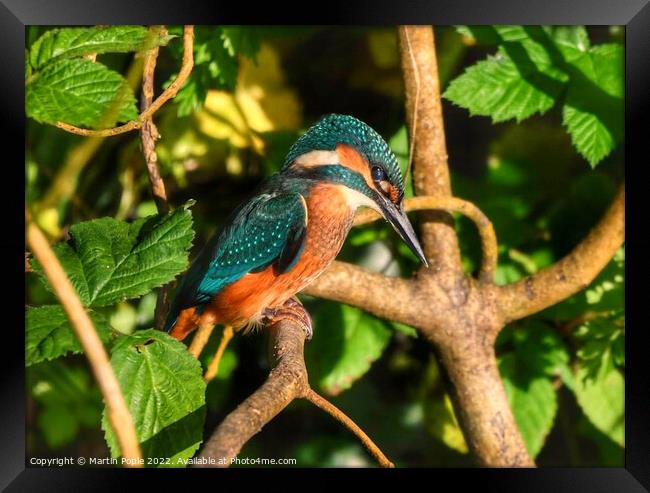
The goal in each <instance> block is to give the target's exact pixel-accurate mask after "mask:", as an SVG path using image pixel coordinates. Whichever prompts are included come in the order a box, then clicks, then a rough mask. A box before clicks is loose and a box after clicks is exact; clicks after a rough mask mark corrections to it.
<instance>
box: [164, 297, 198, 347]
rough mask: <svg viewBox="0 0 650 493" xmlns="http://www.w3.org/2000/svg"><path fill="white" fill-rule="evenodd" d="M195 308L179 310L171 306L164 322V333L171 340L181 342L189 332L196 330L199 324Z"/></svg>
mask: <svg viewBox="0 0 650 493" xmlns="http://www.w3.org/2000/svg"><path fill="white" fill-rule="evenodd" d="M198 315H199V314H198V313H197V312H196V307H190V308H186V309H184V310H180V309H179V308H178V307H175V306H174V304H172V307H171V309H170V310H169V315H167V320H166V321H165V327H164V330H165V332H168V333H169V335H171V336H172V337H173V338H175V339H177V340H179V341H182V340H183V339H185V338H186V337H187V336H188V335H189V333H190V332H192V331H193V330H194V329H196V327H197V325H198V323H199V317H198Z"/></svg>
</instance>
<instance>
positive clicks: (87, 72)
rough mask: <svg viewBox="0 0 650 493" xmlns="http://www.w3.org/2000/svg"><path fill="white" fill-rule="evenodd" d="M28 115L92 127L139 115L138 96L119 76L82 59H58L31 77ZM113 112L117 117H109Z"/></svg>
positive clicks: (41, 120) (27, 106) (52, 121)
mask: <svg viewBox="0 0 650 493" xmlns="http://www.w3.org/2000/svg"><path fill="white" fill-rule="evenodd" d="M25 91H26V92H25V110H26V112H27V116H29V117H30V118H33V119H35V120H37V121H39V122H45V123H52V124H53V123H56V122H58V121H63V122H65V123H69V124H71V125H81V126H86V127H91V128H97V127H99V126H110V125H112V124H113V120H114V121H126V120H131V119H134V118H136V117H137V116H138V110H137V108H136V106H135V97H134V96H133V93H132V91H131V89H130V88H129V86H128V85H127V83H126V80H125V79H124V77H122V75H120V74H119V73H117V72H115V71H113V70H110V69H108V68H106V66H104V65H102V64H101V63H93V62H92V61H90V60H86V59H83V58H73V59H69V60H59V61H56V62H53V63H51V64H48V65H47V66H46V67H45V68H44V69H43V70H42V71H41V72H38V73H37V74H34V75H32V77H31V79H30V81H29V83H28V84H27V87H26V89H25ZM112 113H114V114H115V117H114V118H109V116H110V115H111V114H112Z"/></svg>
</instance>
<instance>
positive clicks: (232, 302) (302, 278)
mask: <svg viewBox="0 0 650 493" xmlns="http://www.w3.org/2000/svg"><path fill="white" fill-rule="evenodd" d="M306 203H307V235H306V238H305V242H306V244H305V247H304V250H303V251H302V254H301V255H300V258H299V259H298V262H297V263H296V265H294V266H293V268H292V269H291V270H290V271H288V272H286V273H278V272H277V271H276V269H275V266H274V265H271V266H269V267H268V268H266V269H265V270H263V271H260V272H254V273H248V274H246V275H245V276H244V277H242V278H241V279H239V280H238V281H235V282H234V283H232V284H230V285H228V286H226V287H225V288H224V289H223V290H222V291H221V292H219V294H217V295H216V296H215V298H214V299H213V300H212V302H211V303H210V305H209V306H208V307H207V308H206V310H205V311H204V315H203V316H202V318H204V317H205V318H204V320H209V321H211V322H213V323H222V324H225V325H232V326H234V327H242V326H244V325H247V324H249V323H251V322H257V321H258V320H259V317H260V315H261V312H262V311H263V310H264V309H265V308H267V307H268V308H274V307H278V306H280V305H282V304H283V303H284V302H285V301H286V300H287V299H289V298H290V297H291V296H293V295H294V294H296V293H297V292H298V291H300V290H301V289H303V288H305V287H306V286H307V285H308V284H309V283H310V282H311V281H313V280H314V279H315V278H316V277H317V276H318V275H319V274H320V273H321V272H323V271H324V270H325V269H326V268H327V266H328V265H329V264H330V263H331V262H332V260H334V258H335V257H336V255H338V253H339V251H340V250H341V247H342V246H343V243H344V241H345V238H346V236H347V233H348V231H349V229H350V226H351V225H352V219H353V217H354V211H353V210H352V209H351V208H350V206H349V205H348V203H347V200H346V196H345V194H344V193H343V192H342V190H341V187H340V185H334V184H318V185H316V186H314V188H312V190H311V192H310V194H309V197H308V198H307V200H306Z"/></svg>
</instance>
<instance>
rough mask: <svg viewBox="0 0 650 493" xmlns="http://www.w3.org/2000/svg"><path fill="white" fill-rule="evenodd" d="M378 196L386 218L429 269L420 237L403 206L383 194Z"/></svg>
mask: <svg viewBox="0 0 650 493" xmlns="http://www.w3.org/2000/svg"><path fill="white" fill-rule="evenodd" d="M377 196H378V197H379V200H378V201H377V202H378V204H379V207H380V208H381V211H382V215H383V216H384V218H385V219H386V220H387V221H388V222H389V223H390V224H391V225H392V226H393V228H394V229H395V231H397V234H399V235H400V236H401V237H402V240H404V243H406V244H407V245H408V246H409V248H410V249H411V250H412V251H413V253H415V255H416V256H417V258H419V259H420V261H421V262H422V263H423V264H424V265H425V266H426V267H428V266H429V264H428V263H427V259H426V257H425V256H424V252H423V251H422V247H421V246H420V242H419V241H418V237H417V236H416V235H415V231H413V226H411V222H410V221H409V218H408V217H407V216H406V213H405V212H404V210H403V209H402V205H401V204H400V205H399V206H396V205H395V204H393V203H392V202H391V201H390V200H388V199H387V198H386V197H384V196H382V195H381V194H377Z"/></svg>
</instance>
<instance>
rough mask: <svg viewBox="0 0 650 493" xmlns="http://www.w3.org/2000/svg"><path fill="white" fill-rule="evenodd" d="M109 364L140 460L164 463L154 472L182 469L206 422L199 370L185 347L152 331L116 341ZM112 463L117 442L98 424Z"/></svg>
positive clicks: (104, 421)
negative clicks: (133, 429)
mask: <svg viewBox="0 0 650 493" xmlns="http://www.w3.org/2000/svg"><path fill="white" fill-rule="evenodd" d="M111 364H112V366H113V369H114V370H115V374H116V376H117V379H118V381H119V383H120V387H121V389H122V392H123V394H124V398H125V400H126V403H127V405H128V407H129V410H130V412H131V416H132V417H133V421H134V423H135V427H136V431H137V435H138V440H139V441H140V447H141V449H142V454H143V456H144V457H145V458H149V457H151V458H164V459H167V458H169V459H170V460H169V463H167V462H166V461H163V463H162V464H153V465H154V466H159V467H181V466H183V465H184V463H183V461H184V460H186V459H188V458H190V457H191V456H192V455H193V454H194V452H195V451H196V450H197V449H198V447H199V445H200V444H201V441H202V436H203V422H204V419H205V383H204V382H203V375H202V371H201V364H200V363H199V362H198V360H196V358H194V357H192V356H191V355H190V354H189V353H188V352H187V347H186V346H185V345H184V344H182V343H180V342H178V341H177V340H176V339H174V338H173V337H171V336H169V335H167V334H165V333H163V332H160V331H157V330H153V329H149V330H143V331H138V332H136V333H135V334H133V335H130V336H125V337H122V338H119V339H118V340H117V342H116V343H115V345H114V346H113V350H112V351H111ZM102 428H103V429H104V431H105V432H106V441H107V443H108V446H109V448H110V450H111V454H112V456H113V457H119V456H120V450H119V445H118V442H117V438H116V437H115V434H114V432H113V430H112V429H111V426H110V423H109V422H108V419H107V417H106V411H104V416H103V419H102Z"/></svg>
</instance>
